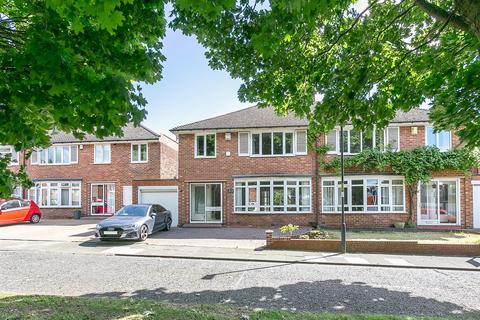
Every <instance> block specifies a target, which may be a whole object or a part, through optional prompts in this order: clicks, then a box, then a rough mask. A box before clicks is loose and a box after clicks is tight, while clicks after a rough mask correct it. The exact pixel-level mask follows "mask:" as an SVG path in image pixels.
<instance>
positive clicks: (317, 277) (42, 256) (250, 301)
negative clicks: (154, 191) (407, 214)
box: [0, 249, 480, 319]
mask: <svg viewBox="0 0 480 320" xmlns="http://www.w3.org/2000/svg"><path fill="white" fill-rule="evenodd" d="M0 266H1V269H2V278H1V281H0V292H15V293H25V294H52V295H72V296H89V297H92V296H93V297H97V296H110V297H130V296H132V297H145V298H153V299H156V300H159V301H168V302H173V303H181V304H183V303H220V304H229V305H235V306H241V307H245V306H248V307H249V308H274V309H284V310H292V311H331V312H335V311H338V312H342V313H354V312H355V313H356V312H358V313H379V314H405V315H439V316H441V315H458V316H459V317H461V318H462V319H467V318H472V319H479V318H480V313H479V311H480V272H467V271H438V270H419V269H407V268H406V269H391V268H380V267H376V268H370V267H358V266H328V265H302V264H286V263H285V264H284V263H258V262H234V261H206V260H185V259H162V258H141V257H119V256H108V255H98V254H82V253H80V254H78V253H77V254H74V253H64V252H48V251H45V252H35V251H24V250H21V249H19V250H17V251H0Z"/></svg>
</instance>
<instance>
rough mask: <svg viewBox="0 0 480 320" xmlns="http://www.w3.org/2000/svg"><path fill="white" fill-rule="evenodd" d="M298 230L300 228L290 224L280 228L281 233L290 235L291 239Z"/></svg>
mask: <svg viewBox="0 0 480 320" xmlns="http://www.w3.org/2000/svg"><path fill="white" fill-rule="evenodd" d="M298 228H299V227H298V226H297V225H293V224H291V223H289V224H287V225H286V226H283V227H280V232H281V233H289V234H290V237H291V236H292V235H293V232H294V231H297V230H298Z"/></svg>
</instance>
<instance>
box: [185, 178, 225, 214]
mask: <svg viewBox="0 0 480 320" xmlns="http://www.w3.org/2000/svg"><path fill="white" fill-rule="evenodd" d="M190 221H191V222H197V223H198V222H209V223H214V222H222V184H221V183H192V184H190Z"/></svg>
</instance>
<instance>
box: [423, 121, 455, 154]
mask: <svg viewBox="0 0 480 320" xmlns="http://www.w3.org/2000/svg"><path fill="white" fill-rule="evenodd" d="M428 129H432V130H433V131H434V128H433V127H432V126H425V146H427V147H428V146H429V144H428ZM441 132H448V133H449V136H450V139H448V140H449V141H448V149H447V150H441V149H440V147H439V146H438V144H439V138H440V135H439V134H440V133H441ZM433 134H434V135H435V145H434V147H437V148H438V149H440V151H442V152H446V151H450V150H452V145H453V143H452V131H451V130H442V131H439V132H433Z"/></svg>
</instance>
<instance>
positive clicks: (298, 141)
mask: <svg viewBox="0 0 480 320" xmlns="http://www.w3.org/2000/svg"><path fill="white" fill-rule="evenodd" d="M238 154H239V155H240V156H253V157H278V156H293V155H303V154H307V131H306V130H298V131H285V130H275V131H253V132H239V134H238Z"/></svg>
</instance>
